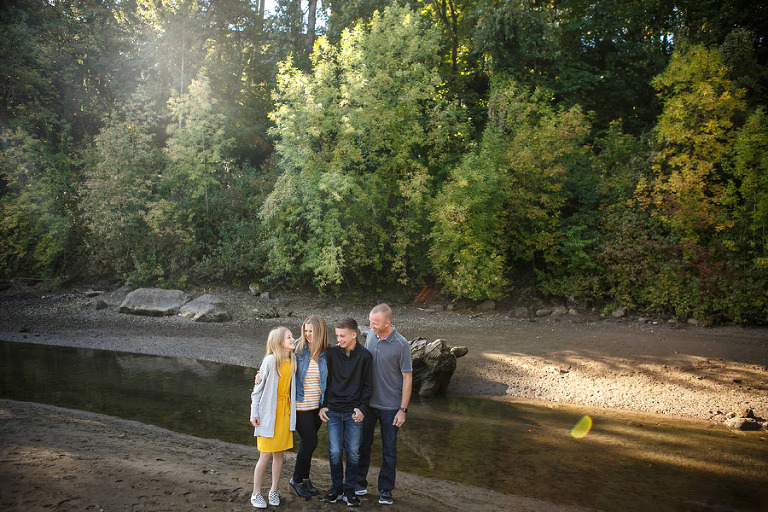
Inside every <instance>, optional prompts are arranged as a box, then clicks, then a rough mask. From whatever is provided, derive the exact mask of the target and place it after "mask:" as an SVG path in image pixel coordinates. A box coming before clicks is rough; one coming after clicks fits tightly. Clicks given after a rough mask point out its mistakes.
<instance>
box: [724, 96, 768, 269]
mask: <svg viewBox="0 0 768 512" xmlns="http://www.w3.org/2000/svg"><path fill="white" fill-rule="evenodd" d="M729 163H730V165H729V166H728V170H729V171H730V173H731V175H732V178H731V179H730V180H729V183H728V187H727V189H726V193H725V194H724V196H725V197H724V199H723V202H724V204H725V205H726V206H727V207H729V208H730V209H732V213H731V218H732V222H733V224H734V226H733V229H732V230H731V231H732V233H733V238H732V243H733V245H732V247H733V249H738V250H739V252H742V254H744V256H745V258H746V259H747V260H748V261H750V263H751V265H752V266H754V269H755V271H757V272H761V273H762V275H763V276H765V275H766V274H765V272H766V271H768V115H766V113H765V110H764V109H762V108H760V109H758V110H756V111H755V112H753V113H752V114H751V115H750V116H749V118H748V119H747V121H746V123H745V124H744V126H743V127H742V128H741V130H739V132H738V135H737V136H736V141H735V143H734V145H733V153H732V157H731V159H730V161H729Z"/></svg>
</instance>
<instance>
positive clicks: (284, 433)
mask: <svg viewBox="0 0 768 512" xmlns="http://www.w3.org/2000/svg"><path fill="white" fill-rule="evenodd" d="M295 345H296V344H295V341H294V339H293V334H292V333H291V331H289V330H288V328H287V327H282V326H281V327H276V328H274V329H272V331H270V333H269V336H268V337H267V349H266V355H265V356H264V360H263V361H262V363H261V368H259V376H260V382H259V383H258V384H256V385H255V386H254V387H253V392H252V393H251V425H253V426H254V433H253V435H255V436H256V447H257V448H258V450H259V452H260V454H259V460H258V462H257V463H256V467H255V468H254V470H253V494H252V495H251V505H253V506H254V507H256V508H267V500H265V499H264V496H262V494H261V484H262V482H263V480H264V475H265V474H266V471H267V464H268V463H269V460H270V459H272V486H271V487H270V490H269V495H268V500H269V504H270V505H272V506H277V505H279V504H280V493H279V492H278V490H277V489H278V485H279V483H280V473H281V472H282V469H283V455H284V453H285V450H290V449H291V448H293V434H292V433H291V432H292V431H294V430H296V382H295V379H293V375H294V373H295V372H296V357H295V356H294V354H293V349H294V348H295Z"/></svg>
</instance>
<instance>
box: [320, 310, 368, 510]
mask: <svg viewBox="0 0 768 512" xmlns="http://www.w3.org/2000/svg"><path fill="white" fill-rule="evenodd" d="M336 341H337V342H338V345H336V346H333V347H330V348H328V351H327V352H326V358H327V359H328V381H327V383H326V388H325V398H324V399H323V404H322V407H321V409H320V413H319V414H320V419H321V420H323V421H324V422H326V423H327V425H328V459H329V461H330V466H331V489H330V490H329V491H328V493H327V494H326V495H325V498H323V501H325V502H326V503H335V502H336V500H338V499H339V498H342V499H343V500H344V501H345V502H346V503H347V505H349V506H350V507H357V506H360V498H358V497H357V496H356V495H355V484H356V483H357V472H358V464H359V462H360V443H361V442H362V439H363V419H364V418H365V415H366V414H367V411H368V402H369V401H370V399H371V375H372V374H371V367H372V361H373V358H372V356H371V353H370V352H368V350H366V348H365V347H364V346H363V345H361V344H358V343H357V322H356V321H355V320H354V319H353V318H345V319H344V320H341V321H340V322H339V323H337V324H336ZM343 451H346V452H347V472H346V475H345V473H344V463H343V462H342V459H341V456H342V453H343ZM345 476H346V478H344V477H345Z"/></svg>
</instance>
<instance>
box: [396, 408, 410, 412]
mask: <svg viewBox="0 0 768 512" xmlns="http://www.w3.org/2000/svg"><path fill="white" fill-rule="evenodd" d="M398 409H400V410H401V411H403V412H408V408H407V407H398Z"/></svg>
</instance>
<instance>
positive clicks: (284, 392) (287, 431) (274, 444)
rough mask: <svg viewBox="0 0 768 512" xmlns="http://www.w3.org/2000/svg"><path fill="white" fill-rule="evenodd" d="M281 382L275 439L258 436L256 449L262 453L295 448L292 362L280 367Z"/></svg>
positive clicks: (278, 391)
mask: <svg viewBox="0 0 768 512" xmlns="http://www.w3.org/2000/svg"><path fill="white" fill-rule="evenodd" d="M280 374H281V375H282V377H280V380H279V381H278V384H277V411H276V412H277V414H276V415H275V435H274V437H261V436H256V448H257V449H258V450H259V451H260V452H266V453H274V452H282V451H285V450H290V449H291V448H293V432H291V362H290V361H288V362H284V363H282V364H281V365H280Z"/></svg>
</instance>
